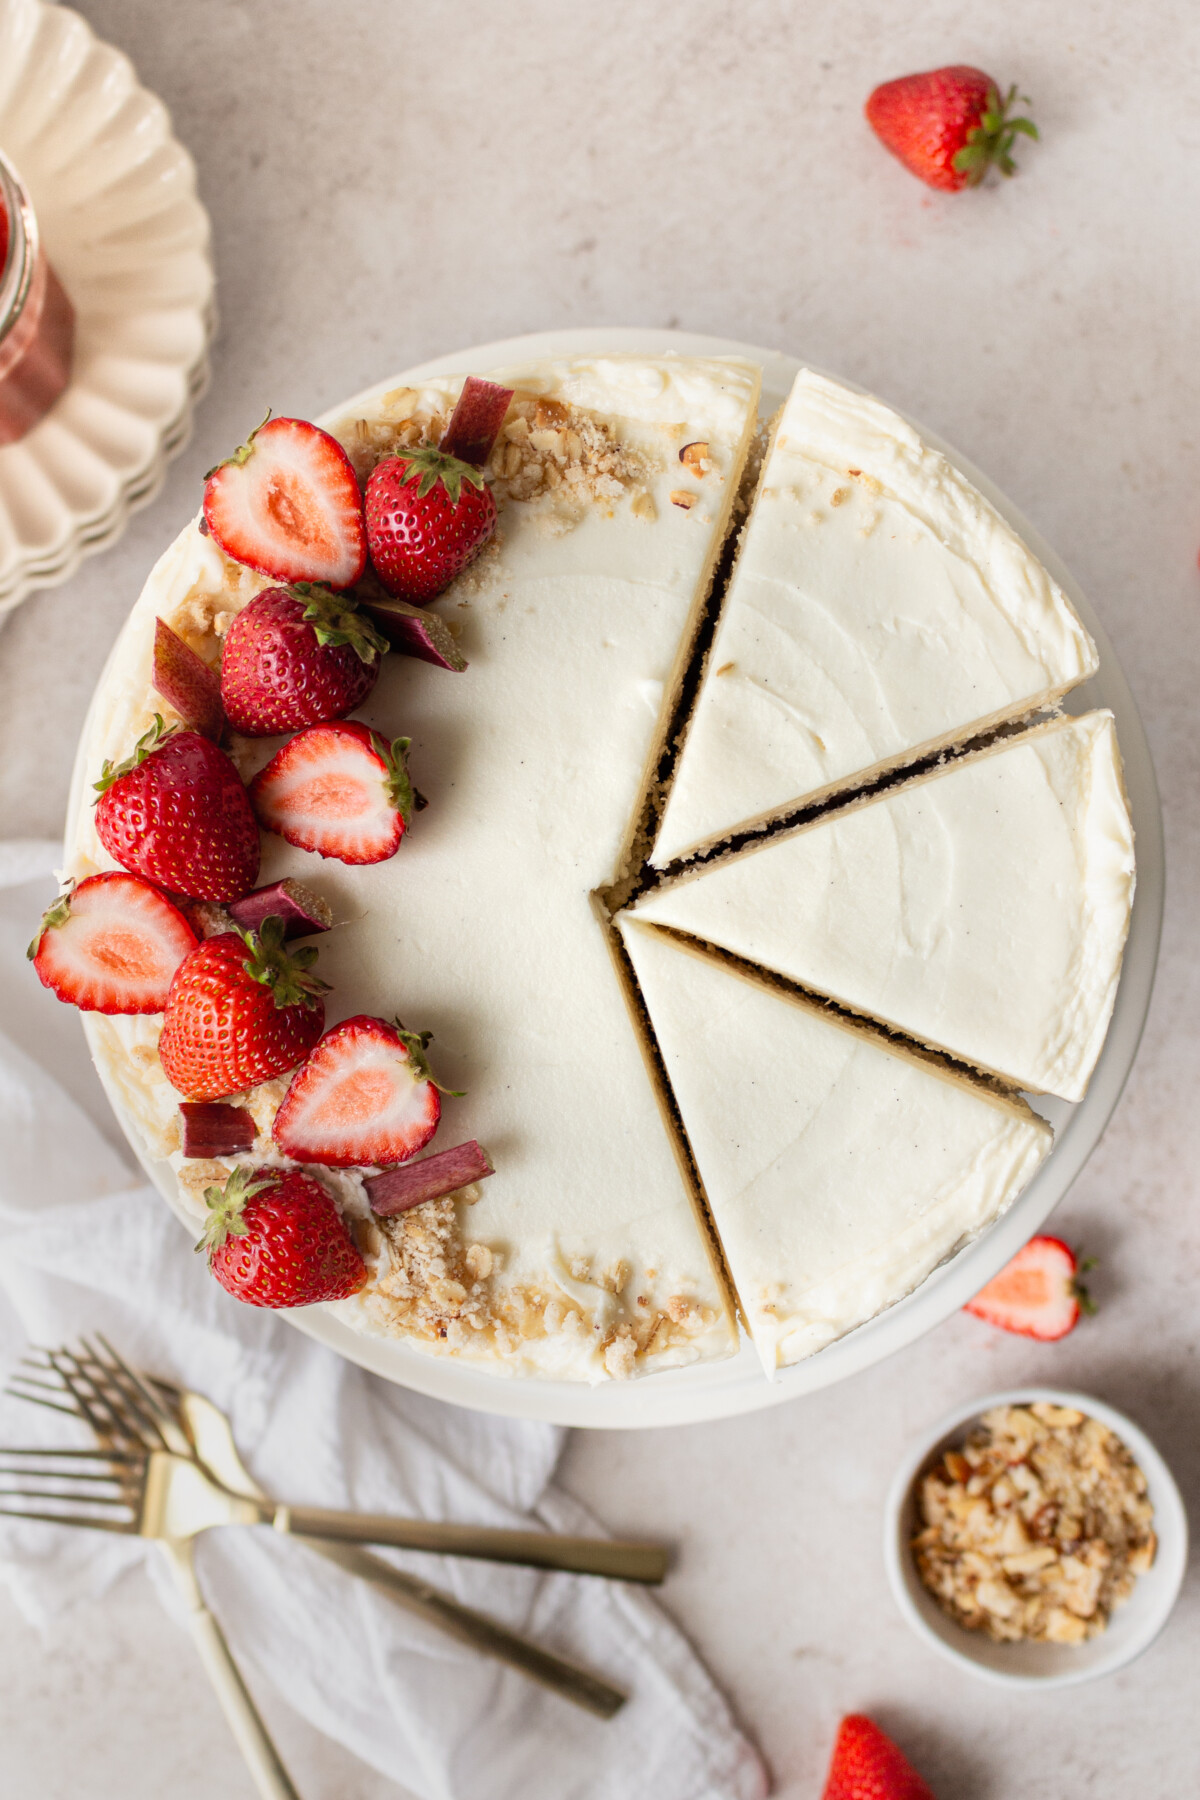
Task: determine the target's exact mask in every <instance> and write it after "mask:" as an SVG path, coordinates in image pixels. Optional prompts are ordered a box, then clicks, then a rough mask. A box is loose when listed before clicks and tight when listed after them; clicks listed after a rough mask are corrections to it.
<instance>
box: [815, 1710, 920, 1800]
mask: <svg viewBox="0 0 1200 1800" xmlns="http://www.w3.org/2000/svg"><path fill="white" fill-rule="evenodd" d="M821 1800H934V1795H933V1790H932V1789H931V1788H930V1787H929V1786H928V1785H927V1783H926V1782H924V1781H922V1779H921V1777H920V1776H919V1775H918V1774H917V1771H916V1770H915V1769H914V1768H913V1766H912V1764H911V1763H910V1762H909V1760H908V1758H907V1757H906V1756H904V1755H903V1754H902V1753H901V1751H900V1750H898V1749H897V1747H896V1745H895V1744H893V1742H892V1740H891V1738H890V1737H888V1736H887V1734H886V1732H882V1731H880V1729H879V1727H878V1725H876V1723H875V1721H874V1720H873V1719H868V1718H867V1717H866V1715H865V1714H864V1713H850V1714H849V1715H848V1716H847V1717H846V1718H844V1719H843V1720H842V1722H841V1724H840V1725H839V1726H838V1734H837V1739H836V1741H835V1743H834V1746H833V1760H832V1761H831V1762H830V1765H829V1774H828V1775H827V1776H826V1779H825V1791H824V1793H823V1794H822V1796H821Z"/></svg>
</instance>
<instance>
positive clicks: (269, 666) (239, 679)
mask: <svg viewBox="0 0 1200 1800" xmlns="http://www.w3.org/2000/svg"><path fill="white" fill-rule="evenodd" d="M387 648H388V641H387V639H386V638H385V637H384V635H383V633H382V632H381V631H380V630H379V629H378V628H377V626H375V625H373V624H372V623H371V620H370V619H369V618H367V617H366V615H365V614H363V613H360V612H359V611H358V609H357V607H356V606H355V604H354V602H353V601H352V600H349V599H346V598H345V597H344V596H342V595H339V594H335V593H334V592H333V590H332V588H327V587H318V586H316V585H314V584H313V583H312V582H307V581H302V582H297V583H296V585H295V586H294V587H291V588H282V587H272V588H264V589H263V591H262V593H261V594H256V595H255V597H254V599H253V600H251V602H250V604H249V605H248V606H245V607H243V608H242V610H241V612H240V613H238V615H237V617H236V618H235V619H234V621H233V623H232V624H231V625H230V627H229V630H228V632H227V633H226V636H225V648H224V651H223V653H222V656H221V700H222V702H223V704H224V707H225V713H226V717H227V718H228V720H229V723H230V724H231V725H232V726H233V729H234V730H235V731H240V732H241V733H242V734H243V736H245V737H273V736H275V735H276V733H278V732H283V731H295V730H296V729H297V728H298V727H299V726H301V725H319V724H323V723H325V722H326V721H327V720H329V719H340V718H342V717H343V715H344V714H346V713H348V712H353V710H354V708H355V707H356V706H361V705H362V702H363V701H364V700H365V699H366V697H367V695H368V694H369V693H370V692H371V689H372V688H373V687H374V686H375V683H376V682H377V681H378V679H379V671H380V668H381V667H382V662H383V656H384V653H385V652H386V650H387Z"/></svg>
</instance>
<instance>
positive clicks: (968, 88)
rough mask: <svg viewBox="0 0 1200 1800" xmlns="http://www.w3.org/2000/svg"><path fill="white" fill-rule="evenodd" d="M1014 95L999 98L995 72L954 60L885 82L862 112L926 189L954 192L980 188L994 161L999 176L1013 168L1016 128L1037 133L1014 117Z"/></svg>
mask: <svg viewBox="0 0 1200 1800" xmlns="http://www.w3.org/2000/svg"><path fill="white" fill-rule="evenodd" d="M1016 98H1017V90H1016V88H1015V87H1011V88H1009V90H1008V93H1007V94H1006V96H1005V97H1004V99H1003V100H1002V99H1001V98H1000V89H999V88H998V87H997V86H996V83H995V82H994V81H993V80H992V78H991V76H990V75H985V74H984V72H983V70H982V69H972V68H970V67H968V66H967V65H965V64H961V63H955V64H953V65H951V66H950V67H949V68H945V69H930V70H928V71H927V72H926V73H925V74H923V75H902V76H901V77H900V79H899V80H898V81H885V82H884V83H883V85H882V87H877V88H876V89H875V91H874V93H873V94H872V95H871V96H870V98H869V100H868V101H867V104H866V108H865V111H866V115H867V123H868V124H869V125H870V127H871V129H872V131H873V132H874V133H875V135H876V137H877V138H878V139H879V140H880V142H881V143H882V144H884V145H885V146H886V147H887V149H889V150H890V151H891V153H892V155H893V156H897V157H899V159H900V161H901V162H902V163H903V164H904V166H905V168H906V169H909V170H911V172H912V173H913V174H914V175H916V176H917V177H918V178H919V179H920V180H921V181H923V182H925V183H926V185H927V186H928V187H933V188H943V189H945V190H946V191H947V192H948V193H957V191H958V190H959V188H964V187H977V186H978V184H979V183H980V182H981V181H982V180H983V178H984V176H985V175H986V174H987V172H988V170H989V169H990V168H992V167H995V168H997V169H999V170H1000V172H1001V174H1002V175H1013V174H1015V173H1016V164H1015V163H1014V162H1013V159H1012V147H1013V145H1014V143H1015V142H1016V137H1017V133H1018V132H1024V134H1025V136H1026V137H1031V138H1036V137H1037V135H1038V129H1037V126H1036V125H1035V124H1034V123H1033V120H1032V119H1023V118H1021V119H1011V118H1009V116H1008V112H1009V108H1010V107H1011V106H1012V104H1013V102H1014V101H1015V100H1016ZM1024 104H1025V105H1026V106H1027V105H1028V104H1029V102H1028V101H1027V100H1026V101H1024Z"/></svg>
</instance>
